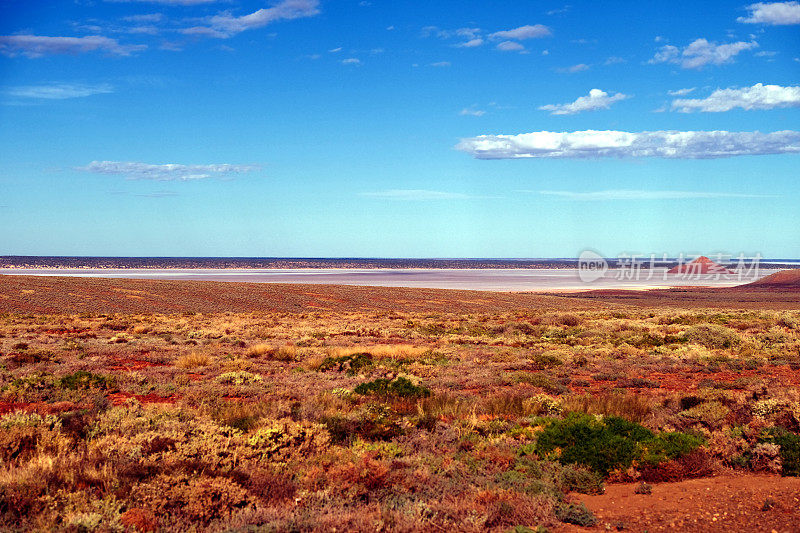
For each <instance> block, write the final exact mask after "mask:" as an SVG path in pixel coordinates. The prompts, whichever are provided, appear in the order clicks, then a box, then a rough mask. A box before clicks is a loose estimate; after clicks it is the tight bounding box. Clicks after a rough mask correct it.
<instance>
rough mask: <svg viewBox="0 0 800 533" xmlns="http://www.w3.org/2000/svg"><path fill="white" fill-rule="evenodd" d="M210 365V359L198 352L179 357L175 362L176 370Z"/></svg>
mask: <svg viewBox="0 0 800 533" xmlns="http://www.w3.org/2000/svg"><path fill="white" fill-rule="evenodd" d="M210 364H211V358H210V357H209V356H208V355H206V354H204V353H200V352H191V353H188V354H186V355H183V356H181V357H179V358H178V359H177V360H176V361H175V366H177V367H178V368H198V367H201V366H208V365H210Z"/></svg>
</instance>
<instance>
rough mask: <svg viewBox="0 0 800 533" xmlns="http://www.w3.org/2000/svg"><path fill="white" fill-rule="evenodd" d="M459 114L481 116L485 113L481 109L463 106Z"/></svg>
mask: <svg viewBox="0 0 800 533" xmlns="http://www.w3.org/2000/svg"><path fill="white" fill-rule="evenodd" d="M458 114H459V115H461V116H470V117H482V116H483V115H485V114H486V111H484V110H483V109H475V108H474V107H465V108H464V109H462V110H461V111H460V112H459V113H458Z"/></svg>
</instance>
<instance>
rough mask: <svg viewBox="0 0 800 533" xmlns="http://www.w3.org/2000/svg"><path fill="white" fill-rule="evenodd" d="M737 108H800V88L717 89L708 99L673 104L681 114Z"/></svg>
mask: <svg viewBox="0 0 800 533" xmlns="http://www.w3.org/2000/svg"><path fill="white" fill-rule="evenodd" d="M737 107H740V108H742V109H745V110H753V109H775V108H780V107H800V86H793V87H781V86H780V85H763V84H761V83H756V84H755V85H753V86H752V87H742V88H740V89H736V88H729V89H717V90H716V91H714V92H713V93H711V95H709V96H708V97H706V98H689V99H678V100H673V102H672V109H673V110H677V111H680V112H681V113H691V112H693V111H705V112H710V113H715V112H721V111H730V110H731V109H734V108H737Z"/></svg>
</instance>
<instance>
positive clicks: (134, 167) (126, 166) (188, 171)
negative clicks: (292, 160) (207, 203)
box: [76, 161, 260, 181]
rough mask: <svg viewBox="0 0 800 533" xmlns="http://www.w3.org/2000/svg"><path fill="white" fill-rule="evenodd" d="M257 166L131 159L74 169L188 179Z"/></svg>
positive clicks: (130, 176) (139, 177)
mask: <svg viewBox="0 0 800 533" xmlns="http://www.w3.org/2000/svg"><path fill="white" fill-rule="evenodd" d="M259 168H260V167H259V166H258V165H229V164H219V165H179V164H174V163H168V164H163V165H151V164H148V163H138V162H133V161H92V162H91V163H89V164H88V165H86V166H85V167H77V169H76V170H82V171H85V172H92V173H94V174H106V175H111V176H125V177H126V178H128V179H132V180H155V181H190V180H198V179H205V178H212V177H222V176H225V175H229V174H238V173H240V172H250V171H252V170H258V169H259Z"/></svg>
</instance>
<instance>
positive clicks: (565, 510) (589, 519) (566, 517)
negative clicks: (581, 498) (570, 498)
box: [555, 502, 597, 527]
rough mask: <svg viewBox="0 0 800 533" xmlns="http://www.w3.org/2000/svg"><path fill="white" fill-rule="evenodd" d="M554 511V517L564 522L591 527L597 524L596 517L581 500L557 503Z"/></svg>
mask: <svg viewBox="0 0 800 533" xmlns="http://www.w3.org/2000/svg"><path fill="white" fill-rule="evenodd" d="M555 511H556V518H558V519H559V520H561V521H562V522H564V523H566V524H575V525H576V526H582V527H592V526H593V525H595V524H597V518H595V516H594V514H592V512H591V511H590V510H589V509H588V508H587V507H586V504H585V503H583V502H581V503H580V504H577V503H559V504H557V505H556V508H555Z"/></svg>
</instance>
